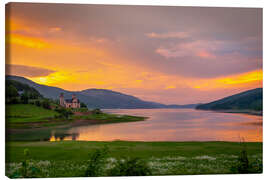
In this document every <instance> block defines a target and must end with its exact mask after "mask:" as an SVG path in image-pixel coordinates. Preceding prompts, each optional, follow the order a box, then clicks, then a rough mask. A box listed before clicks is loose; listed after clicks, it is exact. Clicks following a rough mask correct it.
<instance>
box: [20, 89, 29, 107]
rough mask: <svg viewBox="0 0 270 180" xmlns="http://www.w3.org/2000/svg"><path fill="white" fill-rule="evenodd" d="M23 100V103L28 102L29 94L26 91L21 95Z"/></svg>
mask: <svg viewBox="0 0 270 180" xmlns="http://www.w3.org/2000/svg"><path fill="white" fill-rule="evenodd" d="M21 100H22V103H23V104H28V100H29V97H28V94H27V93H26V92H24V93H23V94H22V95H21Z"/></svg>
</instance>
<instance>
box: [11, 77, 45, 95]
mask: <svg viewBox="0 0 270 180" xmlns="http://www.w3.org/2000/svg"><path fill="white" fill-rule="evenodd" d="M10 86H13V87H15V88H16V90H17V91H18V92H26V93H28V94H29V95H31V96H33V97H35V98H39V97H40V98H42V97H43V96H42V95H41V94H40V93H39V92H38V91H37V90H36V89H35V88H33V87H31V86H29V85H27V84H24V83H21V82H19V81H14V80H6V88H8V87H10ZM6 92H7V93H9V92H8V89H7V90H6Z"/></svg>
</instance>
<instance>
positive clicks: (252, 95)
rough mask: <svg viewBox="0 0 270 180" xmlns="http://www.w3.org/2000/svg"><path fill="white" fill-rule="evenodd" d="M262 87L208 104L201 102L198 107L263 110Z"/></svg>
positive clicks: (206, 108) (207, 108) (205, 108)
mask: <svg viewBox="0 0 270 180" xmlns="http://www.w3.org/2000/svg"><path fill="white" fill-rule="evenodd" d="M262 100H263V90H262V88H257V89H252V90H248V91H245V92H242V93H239V94H235V95H232V96H229V97H225V98H223V99H220V100H217V101H213V102H210V103H207V104H201V105H198V106H197V107H196V109H204V110H256V111H261V110H262Z"/></svg>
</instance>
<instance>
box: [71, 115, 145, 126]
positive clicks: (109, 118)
mask: <svg viewBox="0 0 270 180" xmlns="http://www.w3.org/2000/svg"><path fill="white" fill-rule="evenodd" d="M73 119H74V120H76V119H82V120H98V121H99V122H103V123H104V124H105V123H120V122H134V121H143V120H145V117H139V116H128V115H117V114H107V113H102V114H90V115H83V116H73Z"/></svg>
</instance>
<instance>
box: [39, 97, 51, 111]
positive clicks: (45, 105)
mask: <svg viewBox="0 0 270 180" xmlns="http://www.w3.org/2000/svg"><path fill="white" fill-rule="evenodd" d="M41 105H42V107H43V108H45V109H51V107H50V102H49V100H48V99H45V100H44V101H42V103H41Z"/></svg>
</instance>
